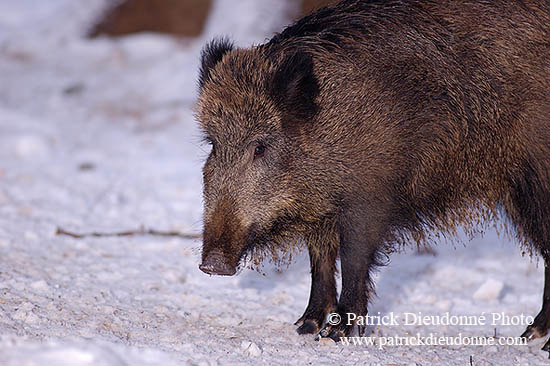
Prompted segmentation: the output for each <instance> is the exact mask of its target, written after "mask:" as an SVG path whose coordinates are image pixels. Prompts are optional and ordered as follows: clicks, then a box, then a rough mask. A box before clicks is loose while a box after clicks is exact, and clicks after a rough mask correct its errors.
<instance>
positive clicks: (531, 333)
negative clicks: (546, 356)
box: [521, 258, 550, 351]
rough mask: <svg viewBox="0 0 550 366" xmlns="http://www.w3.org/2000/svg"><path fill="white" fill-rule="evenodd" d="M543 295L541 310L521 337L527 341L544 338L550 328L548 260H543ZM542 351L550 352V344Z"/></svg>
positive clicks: (549, 269) (549, 266)
mask: <svg viewBox="0 0 550 366" xmlns="http://www.w3.org/2000/svg"><path fill="white" fill-rule="evenodd" d="M544 267H545V268H544V293H543V296H542V309H541V311H540V312H539V314H538V315H537V316H536V317H535V320H534V322H533V324H531V325H529V326H528V327H527V329H526V330H525V332H523V334H522V335H521V336H522V337H525V338H527V340H528V341H530V340H532V339H535V338H540V337H544V336H545V335H546V334H547V333H548V329H549V328H550V260H548V259H546V258H545V265H544ZM543 350H545V351H550V344H549V343H547V344H546V345H545V346H544V348H543Z"/></svg>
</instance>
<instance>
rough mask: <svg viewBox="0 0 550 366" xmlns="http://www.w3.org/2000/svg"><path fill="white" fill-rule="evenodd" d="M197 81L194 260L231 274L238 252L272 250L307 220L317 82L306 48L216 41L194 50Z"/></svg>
mask: <svg viewBox="0 0 550 366" xmlns="http://www.w3.org/2000/svg"><path fill="white" fill-rule="evenodd" d="M199 86H200V98H199V102H198V104H197V108H196V117H197V119H198V121H199V123H200V127H201V129H202V131H203V134H204V138H205V140H206V141H207V142H208V143H209V144H211V146H212V150H211V152H210V154H209V156H208V158H207V160H206V163H205V165H204V168H203V179H204V233H203V250H202V264H201V265H200V269H201V270H202V271H203V272H205V273H208V274H217V275H233V274H235V273H236V271H237V269H238V267H239V265H240V264H241V262H242V260H243V259H244V258H247V257H249V256H250V257H252V256H253V254H254V253H260V252H262V251H264V252H265V249H266V248H269V250H268V252H271V253H272V252H273V250H277V248H276V246H277V245H279V246H280V245H282V244H281V242H283V241H284V240H287V239H288V240H290V239H291V238H293V237H295V236H296V235H299V231H300V227H301V226H303V225H304V223H306V222H308V221H312V222H313V221H315V220H316V215H317V214H318V211H319V210H317V209H316V208H315V207H314V205H315V202H316V199H315V197H312V196H314V195H315V193H314V192H313V191H314V190H315V189H316V187H315V184H314V181H315V179H312V178H311V177H310V176H309V175H310V174H315V173H312V169H311V168H310V166H309V165H311V161H312V159H310V158H308V156H310V155H312V154H313V153H312V152H311V151H309V150H308V147H307V146H308V145H307V144H308V142H307V129H308V128H311V124H312V123H311V121H312V120H313V119H314V118H315V115H316V114H317V106H316V103H315V100H316V97H317V95H318V92H319V85H318V81H317V78H316V77H315V74H314V64H313V60H312V58H311V57H310V56H309V55H307V54H306V53H303V52H297V51H293V52H286V53H285V52H281V53H279V54H276V53H273V54H270V55H268V54H267V52H266V50H264V49H262V48H261V47H258V48H251V49H234V48H233V46H232V45H231V44H230V43H229V42H227V41H225V40H217V41H213V42H211V43H210V44H209V45H207V46H206V47H205V49H204V50H203V52H202V66H201V70H200V79H199ZM317 196H318V195H317Z"/></svg>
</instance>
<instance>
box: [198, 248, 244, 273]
mask: <svg viewBox="0 0 550 366" xmlns="http://www.w3.org/2000/svg"><path fill="white" fill-rule="evenodd" d="M199 269H200V270H201V271H203V272H204V273H206V274H209V275H219V276H233V275H234V274H235V273H237V269H236V268H235V267H233V266H230V265H229V264H227V263H226V262H225V260H224V258H223V255H222V253H220V252H219V251H217V250H213V251H211V252H210V253H208V255H207V256H206V258H204V259H203V261H202V263H201V264H200V265H199Z"/></svg>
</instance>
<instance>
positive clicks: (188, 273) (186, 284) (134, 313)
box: [0, 0, 548, 366]
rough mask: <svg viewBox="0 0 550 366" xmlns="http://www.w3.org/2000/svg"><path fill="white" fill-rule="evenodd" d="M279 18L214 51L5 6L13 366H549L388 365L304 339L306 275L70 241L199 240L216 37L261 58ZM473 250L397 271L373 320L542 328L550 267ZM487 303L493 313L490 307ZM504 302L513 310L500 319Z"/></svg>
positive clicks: (269, 12)
mask: <svg viewBox="0 0 550 366" xmlns="http://www.w3.org/2000/svg"><path fill="white" fill-rule="evenodd" d="M283 4H284V2H282V1H278V0H261V1H255V0H254V1H253V0H246V1H245V0H242V1H238V2H236V1H234V0H219V1H217V2H216V6H215V9H214V12H213V15H212V16H211V18H210V19H209V22H208V25H207V31H206V34H205V35H204V37H202V38H201V39H198V40H174V39H172V38H170V37H166V36H159V35H153V34H143V35H134V36H130V37H125V38H121V39H116V40H110V39H105V38H100V39H97V40H93V41H90V40H86V39H83V38H82V37H81V35H82V34H84V33H85V30H86V29H87V27H89V26H90V24H91V23H92V20H93V19H94V17H95V15H96V14H98V13H99V12H100V11H101V9H102V6H103V5H104V2H103V1H102V0H88V1H86V2H76V1H71V0H48V1H35V0H3V1H1V2H0V335H1V336H0V365H8V366H12V365H13V366H16V365H17V366H19V365H49V366H53V365H109V366H113V365H157V364H162V365H187V364H189V365H218V364H219V365H231V364H258V363H264V364H294V365H303V364H364V365H467V364H469V362H470V356H473V360H474V364H475V365H476V366H477V365H543V364H546V359H547V356H548V355H547V354H546V353H544V352H542V351H540V350H539V349H540V347H542V345H543V344H544V341H545V340H543V339H541V340H535V341H533V342H532V343H531V344H529V345H528V346H524V347H521V346H493V347H473V346H459V347H458V346H436V347H428V346H426V347H406V346H400V347H384V348H383V349H378V348H377V347H364V346H343V345H342V344H335V343H334V342H332V341H322V342H316V341H315V340H314V338H315V337H314V336H313V335H312V336H299V335H297V334H296V333H295V330H294V329H295V326H294V325H293V323H294V321H295V320H296V319H297V318H298V317H299V316H300V315H301V314H302V312H303V310H304V308H305V306H306V304H307V300H308V294H309V285H310V279H309V274H308V272H309V270H308V260H307V258H306V257H305V256H301V257H299V258H297V259H296V261H295V263H294V264H293V265H291V266H290V267H289V268H282V269H281V270H279V269H276V268H273V267H271V266H270V265H269V264H267V265H266V266H265V268H264V270H263V273H257V272H254V271H250V270H244V271H243V272H242V273H241V274H240V275H239V276H236V277H231V278H218V277H209V276H207V275H205V274H203V273H202V272H200V271H199V270H198V268H197V265H198V262H199V253H200V245H201V243H200V241H191V240H179V239H170V238H166V239H163V238H158V237H131V238H87V239H73V238H69V237H63V236H57V235H56V234H55V233H56V227H57V226H62V227H64V228H66V229H71V230H74V231H82V232H88V231H120V230H125V229H135V228H138V227H140V226H141V225H143V226H146V227H151V228H155V229H159V230H180V231H184V232H200V230H201V212H202V208H201V205H202V200H201V170H200V169H201V165H202V161H203V159H204V157H205V156H206V154H207V150H206V147H204V146H202V145H200V143H199V133H198V131H197V128H196V123H195V121H194V119H193V112H192V106H193V104H194V102H195V98H196V79H197V69H198V60H199V52H200V49H201V47H202V45H203V44H204V42H205V41H206V39H209V38H211V37H213V36H214V35H218V34H220V35H223V34H232V35H233V37H234V38H235V40H236V41H237V43H238V44H239V45H248V44H250V43H260V42H262V41H264V40H265V39H266V38H269V37H270V35H271V34H272V32H274V31H276V30H279V29H280V28H281V27H283V26H284V24H285V23H287V22H288V20H286V18H285V16H286V15H287V14H288V12H289V11H291V10H292V9H290V10H289V8H287V7H286V6H284V5H283ZM465 241H466V242H467V244H468V245H467V247H463V246H462V245H457V247H456V248H454V247H453V246H452V245H443V244H442V245H440V246H438V247H436V251H437V255H436V256H435V257H434V256H431V255H417V254H415V252H414V250H410V251H409V252H407V253H403V254H396V255H393V256H392V262H391V264H390V265H389V266H387V267H385V268H383V269H382V270H381V271H380V272H379V274H378V275H377V279H376V282H377V291H378V297H377V298H375V300H374V302H373V304H372V305H371V309H370V310H371V313H372V314H376V313H378V312H380V313H381V314H389V313H392V312H393V313H395V314H403V313H405V312H411V313H419V312H421V313H422V314H424V315H440V314H443V313H445V312H450V313H452V314H458V315H481V314H482V313H484V312H485V313H486V314H489V313H491V312H495V313H504V314H507V315H510V316H514V315H520V314H525V315H529V316H534V315H536V314H537V312H538V311H539V309H540V305H541V298H542V286H543V265H542V263H539V262H538V260H537V259H536V258H530V257H528V256H521V254H520V252H521V250H520V249H518V248H517V247H516V245H515V243H514V242H513V241H509V240H507V239H501V238H499V237H498V236H497V235H496V234H495V233H494V232H493V231H489V232H488V233H487V235H486V236H485V237H484V238H475V239H474V240H472V241H471V242H468V240H465ZM479 299H482V300H479ZM485 300H498V301H485ZM523 330H524V326H523V325H520V326H517V325H499V326H493V325H490V324H488V325H485V326H476V327H472V326H404V325H399V326H376V327H370V328H369V331H372V332H374V334H376V335H400V336H406V335H409V334H415V333H417V332H419V333H421V334H423V335H427V334H429V333H430V332H434V333H437V334H439V335H449V336H456V335H458V334H459V333H462V334H464V335H468V336H490V335H493V334H494V332H495V331H496V332H497V333H498V335H500V336H518V335H520V334H521V333H522V332H523Z"/></svg>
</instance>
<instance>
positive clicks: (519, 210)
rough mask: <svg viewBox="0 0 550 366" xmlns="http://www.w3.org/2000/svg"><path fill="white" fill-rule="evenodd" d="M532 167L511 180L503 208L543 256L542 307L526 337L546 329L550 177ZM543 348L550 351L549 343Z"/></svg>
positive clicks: (549, 291) (548, 318)
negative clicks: (507, 197) (506, 204)
mask: <svg viewBox="0 0 550 366" xmlns="http://www.w3.org/2000/svg"><path fill="white" fill-rule="evenodd" d="M535 166H536V165H535V164H527V165H526V166H525V167H524V174H523V175H522V176H520V177H519V178H516V179H513V180H512V182H513V185H512V194H511V198H512V199H511V205H510V206H509V207H508V208H507V210H508V213H509V214H510V216H511V218H512V220H513V221H514V222H515V224H516V225H517V226H518V227H519V228H520V229H521V231H522V232H523V233H525V235H526V236H527V237H528V238H529V239H530V241H531V242H532V243H533V245H534V246H535V247H536V249H537V250H538V251H539V252H540V253H541V255H542V257H543V259H544V268H545V269H544V292H543V298H542V309H541V311H540V312H539V314H538V315H537V316H536V317H535V320H534V322H533V324H531V325H530V326H528V327H527V329H526V330H525V332H524V333H523V334H522V337H525V338H527V340H531V339H535V338H539V337H543V336H545V335H546V334H547V333H548V330H549V329H550V220H549V218H550V188H549V184H550V182H548V180H550V176H549V175H548V172H547V171H537V169H536V168H535ZM543 350H545V351H550V343H547V344H546V345H545V346H544V347H543Z"/></svg>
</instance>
